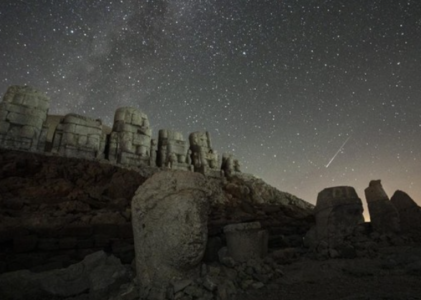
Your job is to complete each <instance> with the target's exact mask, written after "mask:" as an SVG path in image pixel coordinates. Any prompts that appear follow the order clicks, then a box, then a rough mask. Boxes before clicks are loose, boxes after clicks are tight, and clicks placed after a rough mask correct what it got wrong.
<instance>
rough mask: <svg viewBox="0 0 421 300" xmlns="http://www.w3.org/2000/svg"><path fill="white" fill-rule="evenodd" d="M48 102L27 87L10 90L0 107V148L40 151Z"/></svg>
mask: <svg viewBox="0 0 421 300" xmlns="http://www.w3.org/2000/svg"><path fill="white" fill-rule="evenodd" d="M49 107H50V99H49V98H48V97H47V96H45V95H44V94H43V93H41V92H39V91H37V90H36V89H34V88H32V87H28V86H11V87H9V89H8V90H7V92H6V94H5V95H4V97H3V102H2V103H0V146H1V147H3V148H10V149H17V150H27V151H37V150H40V151H43V149H44V147H45V138H46V135H47V128H46V127H45V124H44V122H45V120H46V118H47V114H48V109H49Z"/></svg>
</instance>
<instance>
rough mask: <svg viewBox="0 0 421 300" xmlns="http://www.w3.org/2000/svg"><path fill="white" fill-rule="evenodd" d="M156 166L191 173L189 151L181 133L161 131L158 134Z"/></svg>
mask: <svg viewBox="0 0 421 300" xmlns="http://www.w3.org/2000/svg"><path fill="white" fill-rule="evenodd" d="M157 166H158V167H161V168H168V169H173V170H185V171H192V170H193V168H192V165H191V151H190V149H189V144H188V142H186V140H185V139H184V137H183V135H182V134H181V132H177V131H174V130H168V129H161V130H160V131H159V134H158V159H157Z"/></svg>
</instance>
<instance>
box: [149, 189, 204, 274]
mask: <svg viewBox="0 0 421 300" xmlns="http://www.w3.org/2000/svg"><path fill="white" fill-rule="evenodd" d="M172 198H176V199H172ZM174 203H177V206H176V207H174ZM161 205H162V206H163V207H167V205H168V206H170V205H171V206H173V207H172V208H171V209H168V210H167V211H166V213H165V214H164V215H163V216H162V218H161V219H160V225H159V226H158V227H157V228H159V231H160V235H161V237H160V240H161V241H162V242H161V245H160V246H161V247H162V248H161V250H160V252H161V253H163V254H165V256H166V257H165V260H166V261H167V262H168V264H170V265H172V266H173V267H175V268H176V269H179V270H182V269H189V268H191V267H193V266H195V265H197V264H198V263H199V262H200V261H201V260H202V258H203V255H204V253H205V249H206V241H207V224H206V223H207V214H206V212H205V211H203V210H204V206H203V204H202V205H201V204H200V203H199V202H198V201H194V200H192V199H186V200H185V199H180V197H179V196H176V197H171V196H170V197H169V198H168V199H166V200H164V201H163V202H161V203H160V206H161ZM164 249H165V250H164Z"/></svg>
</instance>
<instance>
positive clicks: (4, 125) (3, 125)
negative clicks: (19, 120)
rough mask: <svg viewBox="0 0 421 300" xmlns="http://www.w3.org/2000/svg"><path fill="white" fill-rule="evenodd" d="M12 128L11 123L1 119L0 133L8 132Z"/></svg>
mask: <svg viewBox="0 0 421 300" xmlns="http://www.w3.org/2000/svg"><path fill="white" fill-rule="evenodd" d="M9 129H10V123H9V122H6V121H0V134H6V133H7V132H8V131H9Z"/></svg>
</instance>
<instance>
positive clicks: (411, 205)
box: [390, 190, 421, 235]
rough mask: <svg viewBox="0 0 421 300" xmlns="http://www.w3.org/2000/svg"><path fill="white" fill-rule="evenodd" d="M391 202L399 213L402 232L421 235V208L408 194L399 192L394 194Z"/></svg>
mask: <svg viewBox="0 0 421 300" xmlns="http://www.w3.org/2000/svg"><path fill="white" fill-rule="evenodd" d="M390 202H391V203H392V204H393V206H394V207H395V208H396V209H397V211H398V213H399V217H400V225H401V229H402V231H404V232H413V231H418V232H419V233H420V235H421V207H419V206H418V205H417V203H416V202H415V201H414V200H413V199H412V198H411V197H410V196H409V195H408V194H407V193H405V192H403V191H399V190H398V191H396V192H395V193H394V194H393V196H392V198H391V199H390Z"/></svg>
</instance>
